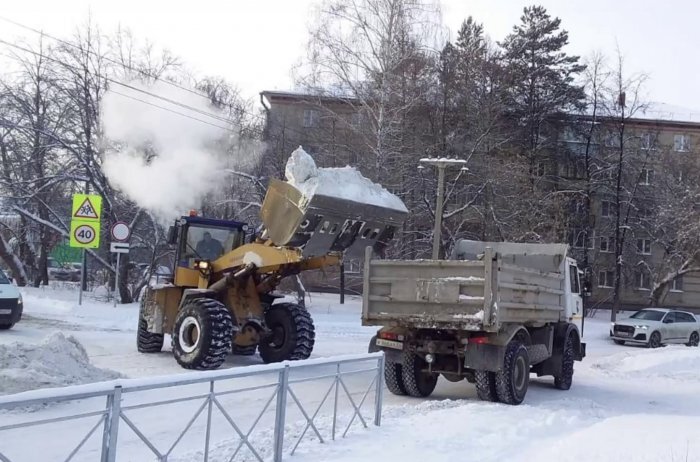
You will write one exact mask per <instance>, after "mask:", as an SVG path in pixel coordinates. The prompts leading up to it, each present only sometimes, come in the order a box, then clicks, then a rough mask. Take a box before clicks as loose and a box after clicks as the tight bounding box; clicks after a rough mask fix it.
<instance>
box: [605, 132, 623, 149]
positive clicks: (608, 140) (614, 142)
mask: <svg viewBox="0 0 700 462" xmlns="http://www.w3.org/2000/svg"><path fill="white" fill-rule="evenodd" d="M605 146H607V147H609V148H619V147H620V134H619V133H610V134H608V135H607V136H606V137H605Z"/></svg>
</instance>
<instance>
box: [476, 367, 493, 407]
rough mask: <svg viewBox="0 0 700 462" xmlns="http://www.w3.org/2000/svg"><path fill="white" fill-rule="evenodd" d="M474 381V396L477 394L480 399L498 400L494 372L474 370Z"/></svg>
mask: <svg viewBox="0 0 700 462" xmlns="http://www.w3.org/2000/svg"><path fill="white" fill-rule="evenodd" d="M474 381H475V382H474V383H475V384H476V396H478V397H479V399H480V400H481V401H490V402H492V403H496V402H498V394H497V392H496V373H495V372H491V371H475V372H474Z"/></svg>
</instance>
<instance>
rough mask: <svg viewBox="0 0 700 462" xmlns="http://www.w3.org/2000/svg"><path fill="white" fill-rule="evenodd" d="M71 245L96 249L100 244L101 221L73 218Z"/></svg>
mask: <svg viewBox="0 0 700 462" xmlns="http://www.w3.org/2000/svg"><path fill="white" fill-rule="evenodd" d="M70 246H71V247H82V248H86V249H96V248H97V247H99V246H100V223H99V222H97V223H96V222H92V221H81V220H71V223H70Z"/></svg>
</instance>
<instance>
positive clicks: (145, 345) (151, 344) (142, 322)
mask: <svg viewBox="0 0 700 462" xmlns="http://www.w3.org/2000/svg"><path fill="white" fill-rule="evenodd" d="M163 338H164V335H163V334H155V333H153V332H148V322H147V321H146V319H144V318H143V317H141V315H139V325H138V328H137V330H136V349H137V350H138V351H139V353H159V352H160V350H162V349H163Z"/></svg>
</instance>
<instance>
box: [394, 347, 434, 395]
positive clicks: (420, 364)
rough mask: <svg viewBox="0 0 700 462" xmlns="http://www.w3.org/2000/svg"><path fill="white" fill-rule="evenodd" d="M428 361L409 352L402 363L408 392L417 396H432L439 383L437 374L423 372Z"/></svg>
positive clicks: (402, 374) (402, 372) (404, 383)
mask: <svg viewBox="0 0 700 462" xmlns="http://www.w3.org/2000/svg"><path fill="white" fill-rule="evenodd" d="M425 366H426V362H425V361H424V360H423V358H421V357H420V356H418V355H416V354H413V353H407V354H406V355H405V356H404V361H403V364H402V368H401V369H402V370H401V377H402V378H403V385H404V387H405V388H406V393H407V394H408V395H409V396H414V397H416V398H424V397H426V396H430V394H431V393H432V392H433V390H435V385H437V379H438V375H437V374H430V373H428V372H423V370H422V369H423V368H424V367H425Z"/></svg>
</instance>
